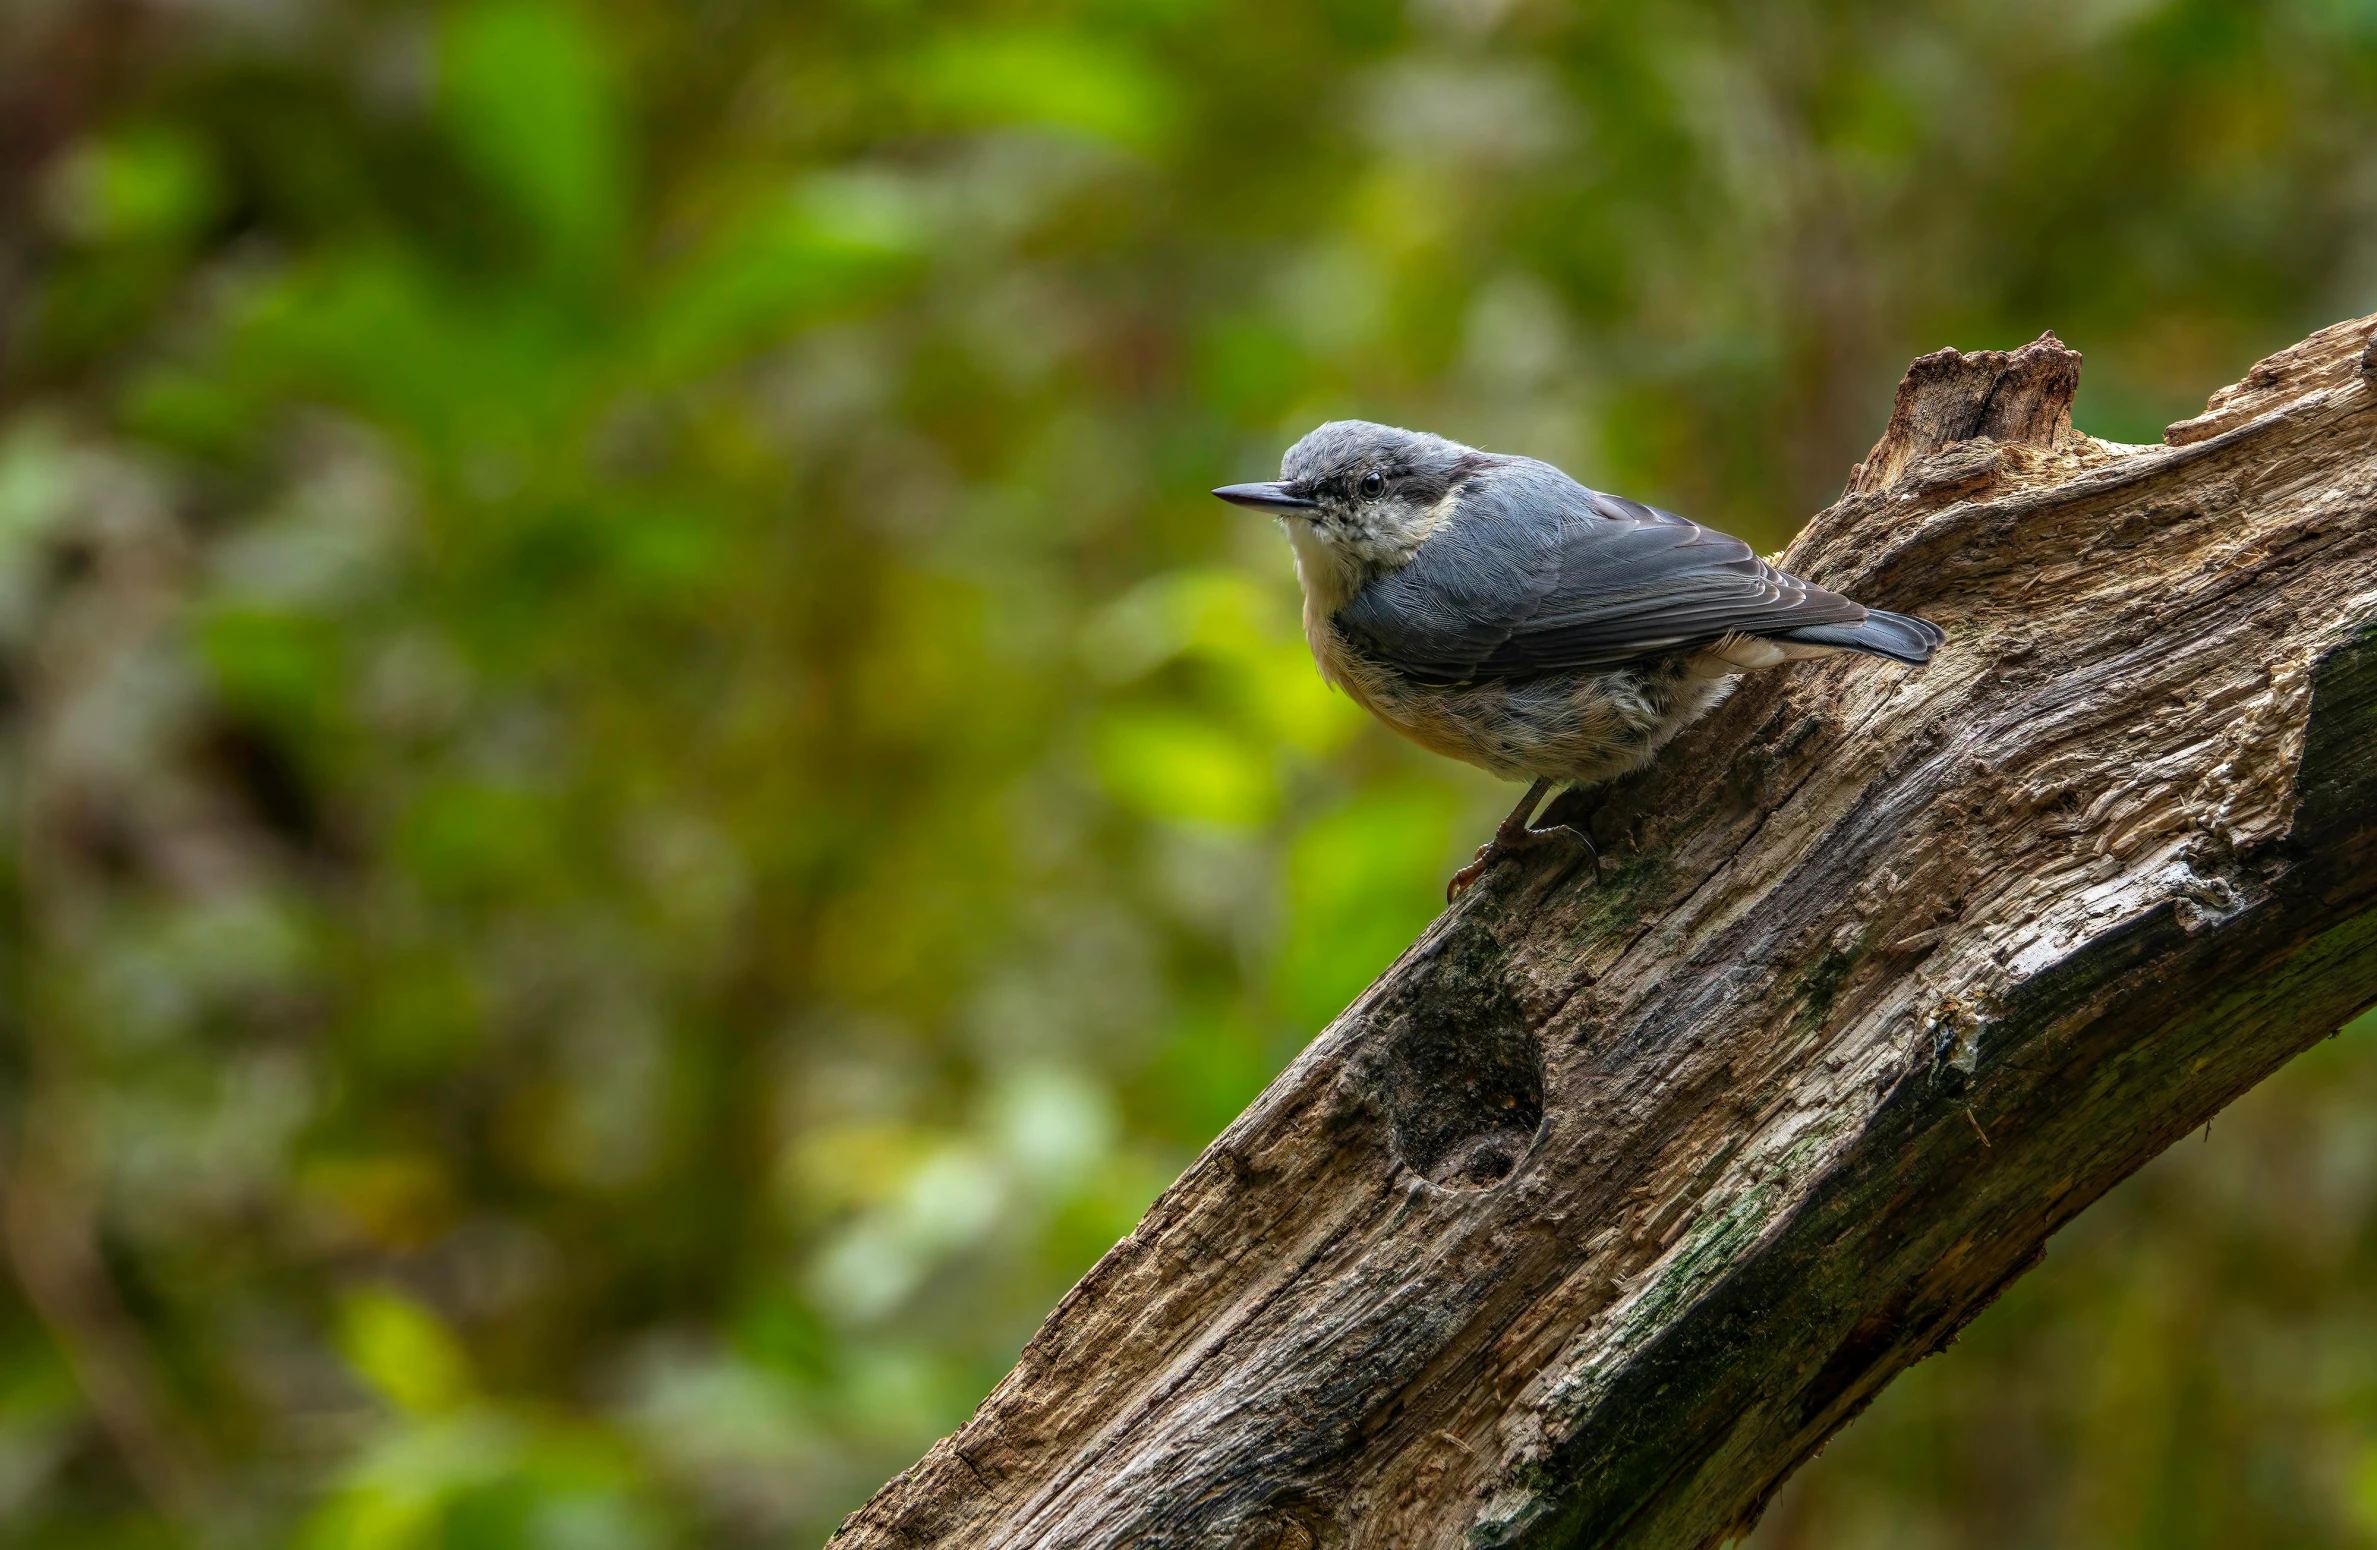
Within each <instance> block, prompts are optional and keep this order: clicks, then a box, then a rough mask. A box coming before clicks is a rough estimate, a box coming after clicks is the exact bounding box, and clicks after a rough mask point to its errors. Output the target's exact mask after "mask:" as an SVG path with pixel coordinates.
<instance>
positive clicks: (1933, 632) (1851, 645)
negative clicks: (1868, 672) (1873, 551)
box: [1773, 608, 1948, 667]
mask: <svg viewBox="0 0 2377 1550" xmlns="http://www.w3.org/2000/svg"><path fill="white" fill-rule="evenodd" d="M1947 638H1948V632H1947V631H1945V630H1943V629H1941V628H1940V627H1939V626H1938V625H1936V624H1933V623H1932V622H1931V621H1930V620H1928V619H1918V618H1916V617H1915V616H1914V615H1912V614H1894V613H1889V612H1887V611H1885V610H1883V609H1879V608H1869V609H1867V610H1866V613H1865V617H1864V618H1863V619H1862V620H1860V621H1859V622H1857V623H1855V624H1810V625H1806V626H1803V627H1802V628H1800V629H1796V630H1791V631H1789V632H1787V633H1785V634H1781V635H1777V636H1774V637H1773V639H1775V640H1787V641H1795V642H1797V643H1799V644H1800V645H1803V646H1838V647H1840V648H1841V649H1843V650H1845V651H1862V652H1864V653H1865V654H1866V655H1867V656H1871V657H1887V658H1889V659H1890V660H1891V661H1893V662H1906V663H1910V664H1912V665H1914V666H1916V667H1921V666H1922V665H1923V664H1924V663H1926V662H1928V661H1930V660H1931V654H1932V653H1933V652H1935V651H1937V650H1939V649H1940V644H1941V642H1943V641H1945V640H1946V639H1947Z"/></svg>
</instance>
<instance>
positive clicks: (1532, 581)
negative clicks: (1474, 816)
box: [1336, 459, 1866, 684]
mask: <svg viewBox="0 0 2377 1550" xmlns="http://www.w3.org/2000/svg"><path fill="white" fill-rule="evenodd" d="M1461 494H1462V499H1461V503H1460V506H1459V508H1458V509H1457V510H1456V511H1455V512H1454V513H1453V515H1452V517H1451V518H1450V520H1449V521H1448V522H1447V523H1446V525H1445V526H1444V527H1442V528H1440V529H1438V530H1437V532H1436V533H1435V534H1433V535H1432V536H1430V538H1429V539H1428V541H1427V542H1426V543H1424V544H1422V545H1421V546H1420V550H1419V553H1418V554H1417V555H1416V556H1415V557H1414V558H1413V559H1412V561H1411V563H1410V564H1408V565H1405V566H1404V567H1403V568H1402V569H1400V570H1397V571H1394V572H1391V573H1389V574H1388V575H1385V576H1381V577H1379V578H1378V579H1376V580H1374V581H1373V582H1371V583H1370V585H1369V586H1367V587H1365V588H1363V589H1362V591H1361V592H1360V593H1359V594H1357V595H1356V596H1355V598H1354V599H1353V601H1351V602H1350V603H1348V604H1347V605H1346V606H1345V607H1344V608H1342V609H1340V610H1339V611H1338V613H1337V615H1336V623H1337V625H1338V628H1339V629H1340V630H1341V631H1343V632H1344V634H1345V635H1346V637H1347V639H1348V640H1349V642H1351V643H1352V644H1353V646H1354V647H1355V648H1356V649H1357V650H1359V651H1361V652H1363V653H1364V654H1365V655H1368V656H1371V657H1374V658H1376V659H1378V660H1380V661H1382V662H1384V663H1385V664H1387V665H1389V666H1391V667H1393V668H1395V669H1397V670H1398V671H1400V672H1402V673H1404V674H1405V675H1407V676H1409V677H1413V678H1416V679H1419V680H1420V681H1422V682H1430V683H1448V684H1449V683H1466V682H1472V681H1476V680H1482V679H1507V678H1529V677H1535V676H1539V675H1542V674H1546V673H1558V672H1577V671H1589V670H1593V669H1598V668H1614V667H1622V666H1625V665H1627V664H1628V663H1632V662H1639V661H1642V660H1644V659H1646V658H1650V657H1656V656H1660V655H1663V654H1665V653H1668V652H1672V651H1679V650H1683V649H1685V648H1688V647H1692V646H1701V645H1707V644H1710V643H1713V642H1715V641H1717V640H1720V639H1722V638H1724V637H1725V636H1727V635H1732V634H1743V635H1778V634H1782V633H1785V632H1787V631H1790V630H1795V629H1802V628H1806V627H1808V626H1811V625H1831V624H1856V623H1858V622H1860V621H1862V620H1863V619H1864V618H1865V617H1866V610H1865V609H1864V608H1862V607H1860V606H1859V605H1858V604H1856V603H1853V602H1851V601H1850V600H1849V599H1847V598H1845V597H1841V596H1839V595H1838V594H1836V593H1832V592H1827V591H1825V590H1824V589H1823V588H1822V587H1818V586H1814V585H1812V584H1810V583H1808V582H1806V581H1802V580H1801V579H1799V578H1798V577H1796V576H1793V575H1790V574H1788V573H1787V572H1784V571H1779V570H1777V569H1775V568H1774V567H1773V566H1771V565H1769V564H1767V563H1766V562H1765V561H1764V560H1761V559H1760V558H1758V556H1757V554H1756V553H1755V552H1754V551H1753V550H1752V549H1751V548H1750V546H1749V545H1748V544H1746V543H1743V542H1742V541H1741V540H1740V539H1738V538H1734V537H1731V536H1729V535H1727V534H1724V533H1720V532H1717V531H1716V530H1715V529H1713V528H1706V527H1702V526H1701V525H1700V524H1699V523H1697V522H1693V521H1690V520H1688V519H1686V518H1684V517H1679V516H1677V515H1675V514H1674V513H1673V512H1667V511H1661V510H1659V509H1658V508H1656V507H1653V506H1645V505H1643V504H1641V503H1640V502H1637V501H1630V500H1624V499H1621V498H1619V497H1616V496H1610V495H1603V494H1601V493H1600V492H1598V491H1595V490H1588V489H1586V488H1585V487H1584V486H1583V485H1580V484H1578V483H1577V482H1576V481H1574V480H1573V479H1570V478H1569V477H1568V476H1567V475H1566V474H1563V473H1561V472H1560V471H1559V470H1558V469H1555V468H1552V467H1551V466H1549V465H1548V464H1543V463H1533V462H1529V461H1523V460H1518V459H1513V460H1512V462H1511V463H1510V464H1508V465H1505V466H1504V467H1503V468H1501V469H1499V470H1497V471H1496V472H1495V473H1494V475H1493V476H1492V477H1490V478H1487V479H1484V480H1477V481H1473V482H1471V483H1470V484H1469V485H1468V486H1466V487H1465V488H1464V489H1463V490H1462V492H1461Z"/></svg>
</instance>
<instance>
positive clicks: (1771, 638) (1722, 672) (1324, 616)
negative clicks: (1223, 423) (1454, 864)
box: [1213, 420, 1947, 902]
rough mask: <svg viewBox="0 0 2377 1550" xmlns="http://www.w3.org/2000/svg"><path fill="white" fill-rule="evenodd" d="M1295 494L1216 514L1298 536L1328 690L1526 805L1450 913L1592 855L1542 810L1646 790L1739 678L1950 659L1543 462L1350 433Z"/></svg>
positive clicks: (1906, 628) (1314, 458) (1298, 454)
mask: <svg viewBox="0 0 2377 1550" xmlns="http://www.w3.org/2000/svg"><path fill="white" fill-rule="evenodd" d="M1279 472H1280V477H1279V478H1278V479H1276V480H1272V481H1267V482H1263V483H1258V484H1231V485H1224V486H1222V487H1221V488H1219V489H1217V490H1215V491H1214V492H1213V493H1214V494H1215V495H1217V496H1219V497H1221V499H1223V500H1225V501H1229V502H1231V503H1233V504H1235V505H1239V506H1246V507H1252V508H1254V509H1256V510H1258V511H1264V512H1269V513H1271V514H1273V515H1275V516H1276V517H1278V518H1279V520H1280V523H1281V525H1282V526H1283V527H1284V528H1285V529H1286V531H1287V538H1288V543H1289V546H1290V548H1291V549H1292V551H1293V553H1294V556H1295V567H1296V577H1297V581H1298V582H1299V584H1300V585H1301V586H1302V588H1303V593H1304V637H1305V640H1306V641H1307V642H1308V643H1309V644H1310V646H1311V648H1312V655H1313V658H1314V660H1315V661H1316V662H1317V663H1318V664H1319V666H1320V670H1321V675H1322V676H1323V677H1324V678H1326V679H1327V680H1328V681H1329V682H1330V683H1332V684H1334V685H1336V686H1337V687H1338V688H1340V689H1342V690H1343V691H1344V692H1345V693H1346V694H1348V695H1349V696H1351V697H1352V698H1353V699H1354V700H1355V701H1356V702H1357V703H1358V704H1360V705H1361V706H1362V707H1363V708H1364V709H1366V710H1368V711H1369V712H1370V713H1371V714H1372V715H1374V716H1376V717H1377V718H1378V719H1379V720H1381V721H1383V722H1385V723H1386V724H1387V725H1388V726H1389V727H1391V728H1393V729H1394V730H1395V731H1397V732H1399V733H1401V734H1402V735H1403V736H1405V737H1407V738H1409V739H1411V740H1412V741H1413V742H1415V743H1418V744H1419V745H1420V746H1421V747H1423V748H1426V749H1429V750H1431V751H1433V752H1435V753H1439V754H1444V755H1448V756H1450V757H1452V758H1455V759H1460V760H1463V761H1465V762H1466V763H1469V764H1473V765H1476V766H1477V767H1479V768H1480V769H1483V770H1486V771H1488V772H1490V773H1491V774H1494V775H1496V776H1499V777H1501V778H1502V779H1504V780H1511V781H1526V782H1527V783H1528V785H1527V791H1526V794H1525V795H1524V796H1522V797H1521V798H1520V799H1519V804H1518V806H1517V807H1515V808H1513V809H1512V810H1511V813H1510V816H1509V817H1507V818H1505V819H1504V820H1503V821H1502V823H1501V825H1500V826H1499V827H1498V828H1497V829H1496V830H1495V831H1494V837H1493V839H1492V840H1491V841H1489V842H1488V843H1487V844H1486V845H1484V846H1482V847H1480V849H1479V850H1478V852H1477V855H1476V857H1475V858H1474V859H1472V860H1471V861H1470V862H1469V864H1468V865H1466V866H1464V867H1462V868H1461V869H1460V870H1459V871H1458V872H1456V873H1454V874H1453V878H1452V881H1451V883H1450V884H1449V886H1448V887H1447V888H1446V890H1445V892H1446V898H1447V901H1448V902H1450V901H1451V900H1453V899H1457V898H1459V897H1460V896H1461V894H1462V893H1463V892H1464V891H1465V890H1466V889H1468V888H1469V887H1470V886H1471V885H1472V884H1473V883H1475V882H1476V881H1477V880H1478V878H1480V877H1481V876H1483V875H1484V874H1485V872H1486V871H1487V869H1488V868H1490V867H1491V866H1493V865H1494V864H1496V863H1497V862H1498V861H1500V860H1502V859H1504V858H1506V857H1510V856H1514V855H1517V854H1519V853H1521V852H1523V851H1527V850H1531V849H1536V848H1539V847H1544V846H1563V847H1566V848H1568V849H1569V850H1570V851H1571V852H1572V853H1574V854H1577V855H1579V856H1580V858H1581V856H1584V855H1594V854H1596V853H1595V852H1594V851H1593V848H1592V845H1591V842H1590V841H1588V840H1586V839H1585V837H1584V836H1583V835H1581V834H1579V833H1577V831H1576V830H1574V829H1573V828H1569V827H1568V826H1566V825H1557V826H1552V827H1548V828H1536V827H1534V823H1533V820H1534V817H1535V813H1536V809H1537V807H1538V806H1539V805H1540V804H1541V803H1542V801H1543V799H1544V797H1545V795H1546V794H1547V793H1548V792H1550V791H1551V790H1552V789H1553V788H1554V787H1555V786H1559V785H1568V786H1573V787H1578V788H1583V787H1590V786H1595V785H1599V784H1601V783H1603V782H1605V781H1609V780H1612V779H1615V778H1616V777H1618V776H1620V775H1623V774H1626V773H1627V772H1629V771H1631V770H1635V769H1639V768H1641V767H1642V766H1643V765H1645V764H1647V763H1649V762H1650V761H1651V759H1652V757H1653V756H1654V755H1655V754H1657V753H1658V752H1659V750H1660V749H1661V748H1662V747H1663V746H1665V745H1666V744H1667V742H1668V741H1669V740H1671V739H1672V738H1674V736H1675V735H1676V734H1677V733H1678V732H1680V731H1682V730H1683V729H1684V728H1685V727H1687V726H1689V725H1691V724H1692V723H1693V722H1694V721H1697V720H1698V719H1699V718H1700V717H1702V716H1704V715H1706V714H1707V713H1708V712H1709V711H1710V710H1711V709H1712V708H1713V707H1715V706H1716V704H1717V703H1718V702H1719V701H1721V700H1722V699H1723V698H1724V697H1725V695H1726V694H1727V693H1728V692H1729V691H1730V689H1731V687H1732V685H1733V681H1734V679H1735V678H1736V677H1737V676H1738V675H1740V674H1743V673H1750V672H1757V671H1759V670H1761V669H1764V668H1770V667H1776V666H1780V665H1782V664H1783V663H1786V662H1793V661H1800V660H1803V659H1806V658H1811V657H1825V656H1832V655H1834V654H1836V653H1840V652H1855V653H1861V654H1863V655H1865V656H1869V657H1879V658H1882V659H1884V660H1887V661H1892V662H1899V663H1904V664H1907V665H1909V666H1914V667H1920V666H1922V665H1923V664H1925V663H1927V662H1929V661H1930V660H1931V657H1932V654H1933V653H1934V652H1935V651H1937V650H1938V649H1939V648H1940V646H1941V645H1942V644H1943V643H1944V642H1945V641H1946V639H1947V636H1946V633H1945V632H1944V631H1942V630H1941V629H1940V627H1939V626H1937V625H1935V624H1933V623H1931V622H1930V621H1928V620H1924V619H1918V618H1915V617H1913V616H1911V615H1908V614H1900V613H1890V612H1888V611H1886V610H1883V609H1879V608H1867V607H1864V606H1863V605H1861V604H1859V603H1856V602H1853V601H1851V600H1850V599H1848V598H1845V597H1842V596H1841V595H1839V594H1838V593H1835V592H1828V591H1826V590H1825V589H1824V588H1822V587H1819V586H1817V585H1815V584H1814V583H1812V582H1808V581H1803V580H1801V579H1800V578H1799V577H1797V576H1793V575H1791V574H1789V573H1787V572H1785V571H1782V570H1779V569H1777V568H1776V567H1775V566H1773V565H1771V564H1769V563H1768V562H1767V561H1765V560H1763V559H1761V558H1760V557H1759V556H1758V554H1757V553H1756V551H1754V550H1753V549H1752V548H1751V547H1750V546H1749V545H1748V544H1746V543H1744V542H1743V541H1742V540H1740V539H1738V538H1735V537H1732V536H1731V535H1729V534H1726V533H1721V532H1718V531H1717V530H1716V529H1714V528H1710V527H1704V526H1702V525H1701V524H1699V523H1697V522H1694V521H1691V520H1690V519H1688V518H1685V517H1679V516H1677V515H1676V514H1675V513H1673V512H1670V511H1662V510H1660V509H1659V508H1658V507H1656V506H1646V505H1644V504H1642V503H1641V502H1639V501H1633V500H1628V499H1626V498H1624V497H1622V496H1616V495H1605V494H1603V493H1602V492H1600V491H1599V490H1593V489H1588V488H1586V487H1585V486H1584V485H1582V484H1579V483H1578V482H1577V481H1576V480H1574V479H1572V478H1570V477H1569V476H1568V475H1567V474H1565V473H1563V472H1561V471H1560V470H1559V469H1557V468H1555V467H1553V466H1552V465H1551V464H1549V463H1544V462H1539V461H1537V460H1536V459H1534V458H1529V457H1518V456H1511V455H1506V454H1501V453H1493V452H1481V451H1479V450H1478V449H1477V448H1475V447H1470V446H1464V445H1462V444H1461V443H1460V442H1457V441H1450V440H1447V439H1446V438H1444V437H1442V436H1436V435H1431V434H1429V433H1427V432H1425V431H1411V430H1403V429H1400V428H1398V427H1395V426H1391V425H1377V424H1373V423H1371V422H1369V421H1366V420H1332V421H1330V422H1329V423H1327V424H1325V425H1322V426H1320V427H1319V428H1318V429H1316V430H1314V431H1313V432H1311V433H1310V434H1309V435H1307V436H1305V437H1304V438H1303V439H1302V440H1300V441H1298V442H1297V443H1296V444H1295V445H1294V446H1292V447H1290V448H1289V449H1288V450H1287V454H1286V456H1284V457H1283V458H1282V459H1281V460H1280V469H1279ZM1580 846H1581V847H1582V850H1581V852H1580V851H1578V850H1577V847H1580Z"/></svg>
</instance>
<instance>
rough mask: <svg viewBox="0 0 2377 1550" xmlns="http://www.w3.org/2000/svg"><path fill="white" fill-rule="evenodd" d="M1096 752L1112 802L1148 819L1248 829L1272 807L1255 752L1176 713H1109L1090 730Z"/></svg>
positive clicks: (1268, 776) (1271, 780)
mask: <svg viewBox="0 0 2377 1550" xmlns="http://www.w3.org/2000/svg"><path fill="white" fill-rule="evenodd" d="M1096 757H1097V763H1098V774H1099V776H1100V777H1101V778H1102V779H1103V780H1104V781H1105V783H1106V789H1107V790H1108V791H1109V792H1110V793H1112V794H1113V796H1114V798H1115V800H1116V801H1118V802H1121V803H1122V804H1124V805H1125V806H1126V807H1130V808H1133V809H1135V810H1137V811H1139V812H1141V813H1145V814H1147V815H1148V816H1149V817H1153V818H1165V819H1171V820H1174V821H1177V822H1186V823H1207V824H1213V825H1216V826H1218V827H1221V828H1252V827H1254V826H1256V825H1258V824H1262V823H1264V822H1267V821H1268V820H1269V819H1270V817H1271V814H1272V813H1273V812H1274V811H1275V810H1276V809H1277V807H1278V805H1279V787H1278V782H1277V779H1276V777H1275V776H1274V775H1273V773H1272V770H1271V765H1270V761H1269V760H1268V759H1267V758H1266V757H1265V756H1264V755H1263V754H1262V752H1261V751H1260V750H1258V749H1255V748H1251V747H1249V746H1248V745H1247V744H1246V743H1245V742H1243V741H1242V740H1240V739H1239V738H1237V737H1235V736H1233V735H1231V734H1230V733H1228V732H1225V731H1224V730H1222V729H1221V728H1220V727H1218V726H1215V725H1214V724H1213V723H1211V722H1209V721H1205V720H1203V719H1201V718H1198V717H1195V716H1191V715H1185V714H1182V713H1179V712H1176V711H1165V710H1116V711H1114V712H1111V713H1110V714H1108V715H1107V717H1106V718H1105V719H1104V720H1103V721H1102V722H1101V723H1100V724H1099V726H1098V728H1097V730H1096Z"/></svg>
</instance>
